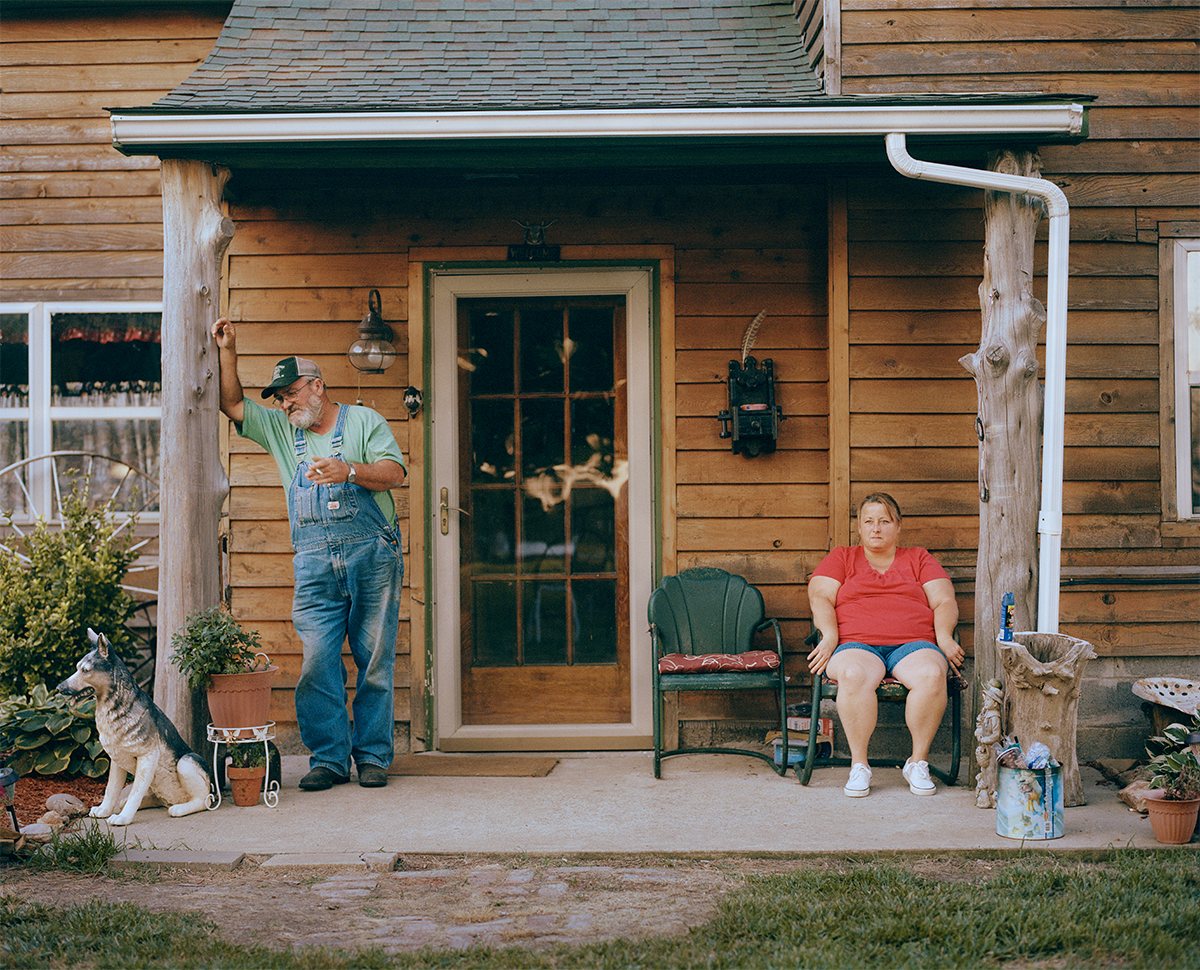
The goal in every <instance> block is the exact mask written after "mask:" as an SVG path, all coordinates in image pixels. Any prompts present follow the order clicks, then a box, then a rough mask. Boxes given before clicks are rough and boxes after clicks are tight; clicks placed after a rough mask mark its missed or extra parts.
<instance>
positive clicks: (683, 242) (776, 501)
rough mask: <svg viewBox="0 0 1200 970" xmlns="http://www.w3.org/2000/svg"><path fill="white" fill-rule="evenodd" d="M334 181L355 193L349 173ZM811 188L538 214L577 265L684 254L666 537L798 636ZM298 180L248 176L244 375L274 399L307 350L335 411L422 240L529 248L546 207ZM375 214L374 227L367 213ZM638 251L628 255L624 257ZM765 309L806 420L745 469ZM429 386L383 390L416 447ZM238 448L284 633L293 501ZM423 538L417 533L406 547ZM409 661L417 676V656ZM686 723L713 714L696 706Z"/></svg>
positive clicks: (243, 183) (239, 535)
mask: <svg viewBox="0 0 1200 970" xmlns="http://www.w3.org/2000/svg"><path fill="white" fill-rule="evenodd" d="M308 177H310V178H311V176H308ZM325 181H326V184H335V183H336V181H337V180H336V178H334V177H333V176H332V175H330V176H328V177H326V178H325ZM808 181H809V183H810V184H808V185H801V186H800V187H797V185H796V184H792V183H789V184H780V185H774V184H766V185H758V184H744V185H743V184H731V185H718V186H690V185H687V184H685V183H683V182H680V183H678V184H648V185H645V186H641V187H637V188H630V187H626V186H620V187H616V188H612V187H609V186H605V185H603V184H600V183H596V184H592V183H589V182H586V181H585V182H581V183H580V184H576V185H572V186H570V187H563V186H558V185H554V184H550V185H547V186H543V187H541V188H540V189H539V193H538V205H539V207H542V208H545V209H546V210H547V211H554V212H555V213H556V214H557V217H558V219H559V224H558V225H556V227H555V229H554V234H553V235H554V242H555V243H557V244H560V245H562V246H563V247H564V249H565V251H568V252H572V253H574V254H576V255H579V256H586V254H587V252H589V251H590V248H591V247H595V246H605V245H606V246H609V247H612V246H614V245H618V244H621V243H624V242H625V241H627V240H628V239H629V238H636V239H637V240H638V241H639V245H643V246H667V247H670V251H673V252H674V256H675V262H674V268H675V274H674V289H673V296H674V317H673V327H672V328H670V329H672V330H673V331H674V333H675V335H676V340H675V345H674V346H673V347H669V348H663V354H664V356H665V357H669V362H670V365H671V366H670V367H669V368H666V369H665V372H668V373H673V374H674V380H675V399H676V409H675V413H674V414H671V415H666V414H664V415H661V416H659V420H661V421H663V422H671V423H672V425H673V429H674V434H673V436H672V440H673V441H674V442H675V449H674V450H673V452H672V453H670V454H668V455H664V458H663V460H664V463H668V464H669V465H670V466H671V469H672V475H671V478H672V480H673V481H674V483H675V484H674V486H673V487H674V489H675V491H674V495H673V496H672V499H671V501H669V502H668V503H667V504H668V505H669V506H670V507H671V508H673V509H674V510H675V516H676V518H675V521H674V522H673V523H672V524H671V525H670V526H668V527H667V528H666V529H665V530H664V531H665V532H666V533H668V534H670V535H672V536H674V542H673V547H672V548H670V549H665V550H664V556H665V557H666V558H667V559H669V560H674V561H675V562H676V564H677V567H678V568H686V566H687V565H688V564H695V563H714V564H721V563H736V564H738V565H739V567H740V568H739V571H740V572H742V573H744V574H746V575H748V576H749V577H750V578H751V579H752V581H756V582H759V583H761V584H763V588H764V592H765V594H766V595H767V596H768V599H769V600H770V601H771V602H772V603H773V604H775V605H776V606H777V607H778V611H779V614H780V615H781V616H782V617H783V618H784V620H785V622H787V623H788V624H790V625H792V626H793V627H794V629H795V630H796V631H797V632H799V630H800V626H801V625H802V621H805V622H806V617H807V615H808V604H807V599H806V597H805V596H804V595H803V586H802V584H801V582H800V580H801V578H802V577H803V575H804V573H805V571H806V569H810V568H811V567H812V565H814V564H815V563H816V562H817V561H818V560H819V559H820V557H821V555H823V554H824V551H825V550H826V548H827V546H828V502H827V499H828V486H827V484H826V483H827V479H828V456H827V452H828V445H829V429H828V406H829V404H828V394H827V391H826V387H825V381H826V375H827V358H826V343H827V335H826V334H827V323H826V319H827V311H826V289H827V287H826V258H825V247H826V234H825V225H824V188H823V186H822V185H821V184H820V182H819V181H818V182H816V183H815V185H814V184H812V180H808ZM239 183H240V184H239ZM283 183H284V184H278V183H277V182H276V180H274V179H272V178H267V177H262V176H260V175H257V174H254V173H241V174H240V175H239V173H236V172H235V173H234V179H233V180H232V181H231V186H232V187H234V188H235V189H236V198H237V201H236V202H235V203H234V204H233V205H232V206H231V209H230V213H231V216H232V218H233V219H234V220H235V223H236V225H237V234H236V235H235V237H234V240H233V243H232V245H231V247H230V255H229V267H228V286H229V291H228V307H229V314H230V316H231V317H232V318H233V319H234V320H235V321H236V322H237V323H238V326H239V350H240V352H241V354H242V360H243V366H242V377H243V381H244V383H246V385H247V387H251V388H252V387H256V386H261V385H262V383H263V382H264V381H265V380H266V379H267V375H268V374H269V371H270V367H271V365H272V364H273V362H274V360H275V359H276V358H277V357H278V356H279V355H280V354H281V353H286V352H289V351H294V350H295V349H296V348H300V349H301V350H302V351H303V352H304V353H305V355H306V356H310V357H313V358H314V359H315V360H317V361H318V363H320V364H321V366H322V368H323V369H325V372H326V375H327V376H328V377H329V379H330V381H331V383H332V384H333V390H332V393H333V395H334V397H335V399H336V398H337V397H338V396H339V394H340V395H342V396H344V397H349V396H351V394H352V388H353V387H354V382H353V377H354V375H353V374H352V373H351V372H350V371H349V369H348V365H347V364H346V363H345V358H344V350H345V348H346V347H347V346H348V345H349V343H350V342H351V341H352V340H353V339H354V334H355V325H356V324H357V322H358V320H359V319H361V317H362V314H363V312H364V310H365V306H366V300H367V294H368V292H369V290H370V289H371V288H378V289H379V290H380V293H381V296H382V300H383V315H384V317H385V318H386V319H387V320H388V321H389V322H391V323H392V324H393V327H394V328H395V329H396V333H397V342H398V343H399V344H401V345H402V344H403V342H404V339H405V329H406V328H405V327H404V326H403V321H404V320H405V318H406V317H407V316H408V312H409V309H408V307H409V299H408V294H407V291H406V283H407V280H408V272H409V270H408V247H409V246H410V245H412V243H413V241H414V240H419V244H420V247H421V251H422V254H423V258H425V259H438V258H444V259H454V258H456V255H455V254H456V252H458V251H459V250H460V249H461V248H463V247H466V248H467V249H469V251H471V252H472V253H474V254H478V253H479V252H481V251H482V250H481V248H480V247H487V246H496V245H498V244H507V243H510V242H513V241H517V240H516V238H515V237H516V235H517V230H515V229H514V228H513V224H514V220H518V219H521V218H523V216H524V213H525V211H526V210H527V209H528V206H529V204H530V203H529V201H528V199H527V198H526V197H525V195H524V194H523V193H522V191H518V190H514V189H513V188H512V187H510V186H507V185H499V186H495V187H482V188H481V187H477V186H472V185H471V184H470V183H467V185H466V186H465V187H464V186H459V185H455V186H454V187H453V190H452V191H446V190H445V189H444V188H440V187H431V188H429V189H425V190H421V189H420V188H415V189H414V188H409V189H408V190H406V191H405V192H404V193H403V197H402V198H397V197H392V193H391V192H389V190H388V189H386V188H384V189H383V190H382V191H381V192H379V193H375V194H371V196H370V197H369V198H368V196H367V194H361V193H359V192H358V190H356V189H352V188H351V189H342V190H340V191H336V192H333V193H330V192H326V193H323V198H322V200H321V201H320V202H313V203H311V204H309V203H306V202H305V201H304V200H305V199H306V195H305V193H304V191H303V188H302V187H299V186H298V185H297V184H296V183H292V184H287V179H286V178H285V179H284V180H283ZM330 196H333V197H332V198H331V197H330ZM360 212H361V213H367V214H366V215H364V216H363V217H362V218H359V217H358V216H357V214H358V213H360ZM597 213H601V217H600V218H597V215H596V214H597ZM717 241H719V245H717ZM572 246H574V247H576V248H575V249H571V247H572ZM500 252H501V253H502V252H503V250H502V249H501V250H500ZM597 252H599V250H597ZM620 253H621V250H620V249H619V248H616V249H609V250H607V251H606V252H605V255H607V256H608V257H609V258H611V257H614V256H616V257H619V256H620ZM457 258H461V257H457ZM476 258H477V256H476ZM763 310H765V311H766V313H767V316H766V319H765V320H764V322H763V325H762V327H761V329H760V330H759V333H758V337H757V340H756V343H755V345H754V347H753V353H754V354H755V356H756V357H758V358H759V359H762V358H764V357H771V358H772V359H773V360H774V362H775V368H776V374H777V376H778V379H779V390H778V395H779V400H780V402H781V403H782V404H783V405H784V410H785V413H786V414H787V419H786V420H785V421H784V422H783V424H782V429H781V430H782V433H781V436H780V445H779V450H778V452H776V454H775V455H773V456H770V457H769V458H760V459H757V460H751V459H746V458H743V457H741V456H737V455H734V454H732V453H731V452H730V450H729V447H728V443H727V442H724V441H722V440H721V439H720V438H719V437H718V430H719V424H718V422H717V417H716V416H717V412H718V411H720V410H721V409H722V408H724V407H727V406H728V398H727V394H726V390H725V378H726V375H727V371H728V363H729V361H730V360H731V359H735V358H739V357H740V348H741V343H742V338H743V334H744V333H745V330H746V327H747V325H748V324H749V323H750V321H751V320H752V319H753V318H754V316H755V315H756V314H757V313H758V312H759V311H763ZM402 349H404V348H403V347H402ZM414 376H415V375H414ZM410 379H411V378H410V371H409V369H408V364H407V362H406V360H405V359H404V358H402V359H401V360H400V361H399V362H398V363H397V364H396V365H395V366H394V367H392V368H391V369H390V370H389V371H388V372H387V374H385V375H382V376H381V377H374V378H369V379H368V380H370V381H371V382H372V391H371V395H372V399H373V400H374V401H375V403H376V406H377V407H379V408H380V410H381V411H382V412H383V413H384V414H385V416H386V417H388V418H389V420H392V421H393V422H394V427H396V428H397V429H398V434H397V437H398V438H399V439H400V441H401V446H402V447H404V448H405V450H406V452H407V451H408V448H407V441H408V434H407V432H408V422H407V421H406V420H404V419H405V418H406V416H407V415H406V412H405V411H404V409H403V406H402V402H401V400H400V395H401V391H402V389H403V388H404V386H405V385H406V384H407V383H408V382H409V380H410ZM366 397H367V394H366V392H365V391H364V398H366ZM414 430H415V429H414ZM229 450H230V466H229V476H230V482H231V497H230V516H231V525H230V549H231V553H232V558H231V579H232V582H233V584H234V594H233V604H234V609H235V611H237V612H238V614H239V616H240V617H242V618H243V619H245V620H246V621H247V622H249V623H261V624H267V623H270V622H272V621H273V620H274V619H277V618H279V617H283V616H286V615H287V609H286V604H285V603H284V602H283V601H284V598H285V597H286V596H289V595H290V591H288V590H286V589H283V588H281V586H280V583H279V576H280V572H281V570H286V568H287V566H288V562H287V557H288V550H287V524H286V520H285V511H284V496H283V492H282V490H281V489H280V488H279V485H278V479H277V474H276V472H275V469H274V465H273V463H272V462H271V461H270V459H269V458H267V457H266V456H265V455H263V454H262V452H261V449H258V448H257V447H256V446H254V445H252V444H250V443H247V442H245V441H243V440H241V439H238V438H236V437H231V440H230V449H229ZM412 474H413V475H414V476H417V475H419V474H420V469H415V468H414V469H413V472H412ZM418 480H419V479H418ZM406 493H407V487H406V488H405V489H402V490H400V496H401V501H400V504H401V507H402V510H403V511H405V512H406V510H407V508H408V503H407V501H406V498H405V497H404V496H405V495H406ZM402 514H403V512H402ZM417 525H418V523H415V522H412V521H405V522H404V523H403V524H402V531H403V532H404V545H405V549H406V550H407V549H408V546H409V540H410V537H411V536H412V530H413V528H414V527H416V526H417ZM768 564H773V565H768ZM406 585H407V584H406ZM408 604H409V598H408V595H407V589H406V598H405V609H404V612H403V614H402V618H403V623H402V625H403V627H404V629H403V631H402V638H403V639H405V640H406V642H407V641H408V640H409V639H410V638H411V636H412V631H411V630H410V629H409V628H408V621H409V618H410V612H409V609H408ZM803 635H804V634H803V633H799V637H798V638H790V639H789V650H791V651H792V653H793V655H792V656H791V657H789V666H795V665H796V664H797V663H802V661H801V660H799V659H798V653H799V649H800V644H799V641H800V640H802V639H803ZM400 662H401V664H403V665H405V669H406V671H407V670H410V669H411V668H410V667H409V666H408V665H407V662H408V661H407V655H404V656H402V657H401V658H400ZM398 676H399V675H398ZM683 714H684V717H685V718H689V717H694V716H699V715H697V714H696V713H695V712H691V711H689V709H688V708H687V706H686V705H685V707H684V711H683Z"/></svg>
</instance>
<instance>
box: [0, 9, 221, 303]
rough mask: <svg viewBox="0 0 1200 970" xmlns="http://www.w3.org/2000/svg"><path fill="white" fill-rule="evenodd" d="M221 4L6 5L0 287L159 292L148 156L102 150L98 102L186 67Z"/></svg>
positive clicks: (199, 51)
mask: <svg viewBox="0 0 1200 970" xmlns="http://www.w3.org/2000/svg"><path fill="white" fill-rule="evenodd" d="M228 9H229V4H228V3H223V4H213V5H212V7H211V8H210V7H199V6H197V5H194V4H190V5H187V6H186V7H179V8H174V9H173V8H171V7H170V6H168V5H166V4H163V5H159V6H156V7H154V8H153V9H151V8H149V7H141V8H139V7H133V6H126V5H124V4H120V5H109V6H108V7H106V8H105V11H104V12H103V13H101V12H99V11H98V8H97V7H96V6H93V7H90V8H74V7H69V6H67V7H64V8H63V9H61V10H51V9H50V8H49V6H48V7H46V8H41V9H40V10H35V11H28V12H27V11H24V10H20V11H12V10H6V11H5V14H4V29H3V31H0V68H2V69H3V72H4V98H3V103H2V105H0V118H2V119H3V123H4V139H3V142H4V145H3V148H0V197H2V198H3V200H4V201H3V206H2V207H0V296H2V297H3V299H5V300H88V299H97V300H109V299H111V300H159V299H161V298H162V201H161V196H160V189H159V180H158V159H157V158H144V157H139V158H126V157H125V156H124V155H121V154H120V153H119V152H117V151H115V150H114V149H113V147H112V136H111V133H110V127H109V121H108V114H107V112H105V110H104V109H105V108H106V107H114V106H120V107H135V106H139V105H145V104H150V103H152V102H153V101H155V100H157V99H158V98H160V97H161V96H162V95H164V94H166V93H167V92H168V91H170V90H171V88H173V87H174V86H175V85H176V84H178V83H179V82H180V81H181V80H182V79H183V78H185V77H187V76H188V75H189V74H190V73H191V72H192V71H193V70H195V68H196V67H197V66H198V65H199V64H200V62H201V61H202V60H203V59H204V57H205V55H206V54H207V53H208V51H209V50H210V49H211V47H212V45H213V42H214V41H215V40H216V38H217V35H218V34H219V33H220V30H221V25H222V23H223V22H224V19H225V14H226V13H227V12H228Z"/></svg>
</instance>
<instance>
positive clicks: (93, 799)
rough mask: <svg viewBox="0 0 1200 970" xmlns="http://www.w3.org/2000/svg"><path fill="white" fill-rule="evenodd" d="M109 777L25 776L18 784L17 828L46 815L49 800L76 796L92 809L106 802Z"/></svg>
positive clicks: (16, 802) (14, 803) (16, 804)
mask: <svg viewBox="0 0 1200 970" xmlns="http://www.w3.org/2000/svg"><path fill="white" fill-rule="evenodd" d="M107 781H108V778H107V775H105V776H104V777H101V778H87V777H85V776H83V775H26V776H23V777H21V778H19V779H18V780H17V795H16V799H15V800H14V802H13V807H14V808H16V810H17V822H18V824H20V825H22V826H25V825H29V824H30V823H32V822H36V821H37V820H38V819H39V818H41V817H42V816H43V815H45V814H46V799H47V798H49V797H50V796H51V795H57V794H59V793H60V792H64V793H66V794H68V795H74V796H75V797H76V798H78V799H79V800H80V801H81V802H83V804H84V805H86V806H87V807H88V808H91V807H92V806H93V805H99V804H100V802H101V801H103V799H104V786H105V784H107Z"/></svg>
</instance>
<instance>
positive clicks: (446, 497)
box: [441, 488, 471, 536]
mask: <svg viewBox="0 0 1200 970" xmlns="http://www.w3.org/2000/svg"><path fill="white" fill-rule="evenodd" d="M451 512H461V513H462V514H463V515H465V516H467V517H468V518H469V517H470V515H471V513H470V512H468V511H467V510H466V509H460V508H459V507H458V506H457V505H451V504H450V489H448V488H443V489H442V503H441V520H442V535H444V536H445V535H449V534H450V513H451Z"/></svg>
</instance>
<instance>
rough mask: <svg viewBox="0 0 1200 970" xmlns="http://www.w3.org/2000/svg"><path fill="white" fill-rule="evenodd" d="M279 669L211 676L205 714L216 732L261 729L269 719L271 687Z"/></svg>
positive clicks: (269, 668) (272, 668) (270, 668)
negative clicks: (217, 729) (229, 729)
mask: <svg viewBox="0 0 1200 970" xmlns="http://www.w3.org/2000/svg"><path fill="white" fill-rule="evenodd" d="M277 670H279V668H278V667H274V666H272V667H267V668H266V669H265V670H249V671H246V672H244V673H240V674H213V675H212V684H211V685H210V686H209V688H208V712H209V714H210V715H211V716H212V724H213V727H216V728H250V727H261V726H262V725H264V724H266V723H267V722H268V721H269V720H270V718H271V684H272V683H273V682H274V680H275V672H276V671H277Z"/></svg>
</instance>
